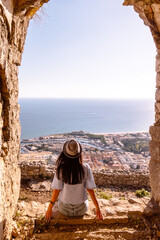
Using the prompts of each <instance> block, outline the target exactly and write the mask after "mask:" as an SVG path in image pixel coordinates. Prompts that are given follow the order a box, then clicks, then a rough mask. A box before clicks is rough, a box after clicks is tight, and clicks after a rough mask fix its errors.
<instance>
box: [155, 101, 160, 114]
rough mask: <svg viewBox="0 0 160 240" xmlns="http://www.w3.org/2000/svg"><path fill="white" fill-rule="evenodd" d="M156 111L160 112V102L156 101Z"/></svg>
mask: <svg viewBox="0 0 160 240" xmlns="http://www.w3.org/2000/svg"><path fill="white" fill-rule="evenodd" d="M155 111H156V112H157V113H160V102H156V103H155Z"/></svg>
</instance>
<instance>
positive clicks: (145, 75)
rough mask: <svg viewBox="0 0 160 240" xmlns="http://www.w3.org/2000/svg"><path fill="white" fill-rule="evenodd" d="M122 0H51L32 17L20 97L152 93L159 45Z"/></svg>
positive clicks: (130, 96) (146, 95) (70, 96)
mask: <svg viewBox="0 0 160 240" xmlns="http://www.w3.org/2000/svg"><path fill="white" fill-rule="evenodd" d="M122 3H123V1H122V0H110V1H108V0H50V2H49V3H48V4H45V5H44V10H43V11H44V13H41V12H40V13H38V15H39V17H38V18H36V19H35V20H31V22H30V26H29V29H28V36H27V39H26V43H25V48H24V53H23V58H22V65H21V67H20V71H19V79H20V84H19V89H20V97H29V98H32V97H34V98H154V94H155V55H156V51H155V45H154V42H153V39H152V36H151V33H150V30H149V28H148V27H146V26H145V25H144V23H143V21H142V20H141V19H140V18H139V16H138V14H137V13H136V12H134V10H133V8H132V7H126V6H122Z"/></svg>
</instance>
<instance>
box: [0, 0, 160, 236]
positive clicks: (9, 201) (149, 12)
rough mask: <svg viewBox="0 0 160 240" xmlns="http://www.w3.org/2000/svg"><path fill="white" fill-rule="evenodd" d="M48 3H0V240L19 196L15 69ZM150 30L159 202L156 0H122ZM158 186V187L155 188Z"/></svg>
mask: <svg viewBox="0 0 160 240" xmlns="http://www.w3.org/2000/svg"><path fill="white" fill-rule="evenodd" d="M45 2H48V0H0V239H2V238H4V239H10V232H11V221H12V216H13V213H14V210H15V206H16V202H17V199H18V196H19V188H20V170H19V167H18V156H19V149H20V148H19V147H20V146H19V144H20V141H19V140H20V123H19V105H18V66H19V65H20V63H21V56H22V52H23V46H24V42H25V38H26V33H27V27H28V24H29V20H30V18H31V17H32V15H33V14H34V13H35V12H36V11H37V10H38V9H39V8H40V7H41V6H42V5H43V3H45ZM124 5H133V6H134V9H135V11H136V12H138V13H139V16H140V17H141V18H142V19H143V21H144V23H145V24H146V25H148V26H149V27H150V29H151V33H152V35H153V39H154V41H155V44H156V47H157V57H156V71H157V85H156V87H157V90H156V105H155V110H156V116H155V125H154V126H152V127H151V135H152V141H151V145H150V146H151V154H152V159H151V162H150V182H151V188H152V194H153V197H154V199H155V200H156V201H158V202H160V185H159V182H160V174H159V173H160V157H159V156H160V4H159V1H158V0H143V1H138V0H126V1H125V3H124ZM157 184H158V185H157Z"/></svg>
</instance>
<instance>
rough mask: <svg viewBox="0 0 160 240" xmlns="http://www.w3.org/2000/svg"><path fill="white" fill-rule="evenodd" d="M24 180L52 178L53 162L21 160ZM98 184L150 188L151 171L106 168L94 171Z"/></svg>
mask: <svg viewBox="0 0 160 240" xmlns="http://www.w3.org/2000/svg"><path fill="white" fill-rule="evenodd" d="M20 169H21V179H22V180H37V179H39V180H41V179H44V178H47V179H48V178H50V179H52V178H53V176H54V167H53V165H52V164H46V163H45V162H44V161H38V162H37V161H33V162H26V161H22V162H20ZM93 175H94V179H95V183H96V185H97V186H103V187H111V186H116V187H133V188H137V189H141V188H143V187H145V188H150V182H149V172H147V171H146V172H142V171H141V170H139V171H137V170H136V171H134V170H132V171H125V170H121V171H117V170H113V171H112V170H107V171H106V170H105V171H103V170H102V171H94V172H93Z"/></svg>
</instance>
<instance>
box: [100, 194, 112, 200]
mask: <svg viewBox="0 0 160 240" xmlns="http://www.w3.org/2000/svg"><path fill="white" fill-rule="evenodd" d="M99 197H100V198H102V199H107V200H109V199H111V198H112V195H111V194H109V195H108V194H107V193H106V192H100V193H99Z"/></svg>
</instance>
